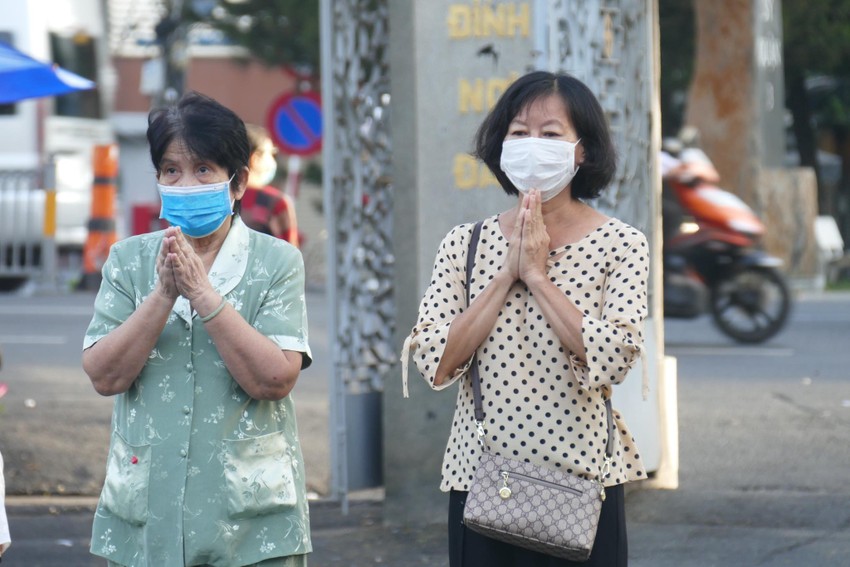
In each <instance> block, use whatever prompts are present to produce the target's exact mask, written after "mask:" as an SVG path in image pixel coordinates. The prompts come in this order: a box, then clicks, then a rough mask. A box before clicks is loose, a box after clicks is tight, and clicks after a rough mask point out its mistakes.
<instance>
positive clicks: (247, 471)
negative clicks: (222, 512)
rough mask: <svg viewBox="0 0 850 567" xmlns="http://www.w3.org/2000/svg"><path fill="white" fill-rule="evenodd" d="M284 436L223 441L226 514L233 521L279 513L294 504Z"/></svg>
mask: <svg viewBox="0 0 850 567" xmlns="http://www.w3.org/2000/svg"><path fill="white" fill-rule="evenodd" d="M288 448H289V445H288V443H287V442H286V438H285V437H284V434H283V432H282V431H281V432H277V433H269V434H268V435H262V436H260V437H251V438H249V439H225V440H224V478H225V483H226V492H227V512H228V514H230V516H231V518H233V519H240V518H251V517H253V516H260V515H263V514H271V513H274V512H279V511H281V510H283V509H286V508H289V507H292V506H294V505H295V503H296V502H297V494H296V492H295V480H294V478H293V474H292V456H291V455H290V454H289V451H288Z"/></svg>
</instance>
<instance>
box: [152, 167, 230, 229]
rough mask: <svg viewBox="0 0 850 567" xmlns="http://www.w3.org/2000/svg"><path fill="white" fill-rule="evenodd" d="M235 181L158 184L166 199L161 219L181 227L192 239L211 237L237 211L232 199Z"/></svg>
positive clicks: (161, 195) (160, 193)
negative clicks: (181, 184) (231, 190)
mask: <svg viewBox="0 0 850 567" xmlns="http://www.w3.org/2000/svg"><path fill="white" fill-rule="evenodd" d="M234 176H235V175H234ZM231 181H233V177H231V178H230V179H229V180H227V181H221V182H219V183H210V184H207V185H194V186H192V187H177V186H174V185H160V184H159V183H157V184H156V187H157V189H159V195H160V197H161V198H162V209H161V210H160V212H159V218H161V219H165V220H167V221H168V222H170V223H171V224H172V225H174V226H179V227H180V230H182V231H183V233H184V234H186V235H188V236H191V237H192V238H202V237H204V236H209V235H210V234H212V233H213V232H215V231H216V230H218V229H219V227H220V226H221V225H223V224H224V221H226V220H227V217H229V216H230V215H232V214H233V201H231V200H230V182H231Z"/></svg>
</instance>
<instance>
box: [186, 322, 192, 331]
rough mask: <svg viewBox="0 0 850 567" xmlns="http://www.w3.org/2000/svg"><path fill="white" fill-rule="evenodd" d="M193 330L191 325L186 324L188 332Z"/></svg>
mask: <svg viewBox="0 0 850 567" xmlns="http://www.w3.org/2000/svg"><path fill="white" fill-rule="evenodd" d="M191 328H192V325H190V324H189V323H186V330H187V331H188V330H189V329H191Z"/></svg>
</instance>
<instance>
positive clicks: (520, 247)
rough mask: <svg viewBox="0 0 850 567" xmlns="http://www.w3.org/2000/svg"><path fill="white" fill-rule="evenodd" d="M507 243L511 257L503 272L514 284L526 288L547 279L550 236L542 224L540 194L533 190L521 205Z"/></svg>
mask: <svg viewBox="0 0 850 567" xmlns="http://www.w3.org/2000/svg"><path fill="white" fill-rule="evenodd" d="M508 240H509V242H508V256H507V258H506V259H505V264H504V267H503V269H504V270H507V271H508V273H509V275H510V276H511V279H512V280H513V281H516V280H521V281H523V282H524V283H525V284H526V285H528V284H530V283H532V282H534V281H536V280H538V279H540V278H543V279H545V278H546V277H547V276H546V260H547V258H548V256H549V234H548V233H547V232H546V225H545V224H544V222H543V211H542V205H541V200H540V192H539V191H538V190H537V189H532V190H531V191H529V192H528V193H527V194H525V195H523V197H522V200H521V201H520V203H519V205H518V208H517V214H516V218H515V220H514V227H513V230H512V231H511V234H510V237H509V239H508Z"/></svg>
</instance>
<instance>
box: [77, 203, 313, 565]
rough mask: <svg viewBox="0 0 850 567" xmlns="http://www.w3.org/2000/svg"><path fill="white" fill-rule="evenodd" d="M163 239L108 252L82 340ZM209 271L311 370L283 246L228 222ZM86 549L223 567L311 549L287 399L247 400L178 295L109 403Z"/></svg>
mask: <svg viewBox="0 0 850 567" xmlns="http://www.w3.org/2000/svg"><path fill="white" fill-rule="evenodd" d="M162 238H163V233H162V232H155V233H150V234H144V235H139V236H134V237H131V238H128V239H126V240H123V241H121V242H119V243H117V244H115V245H114V246H113V247H112V249H111V251H110V254H109V257H108V259H107V261H106V263H105V264H104V267H103V283H102V285H101V288H100V291H99V292H98V295H97V298H96V300H95V313H94V317H93V318H92V321H91V323H90V324H89V328H88V331H87V332H86V337H85V340H84V344H83V348H88V347H90V346H91V345H93V344H94V343H95V342H97V341H98V340H99V339H100V338H102V337H104V336H105V335H107V334H108V333H109V332H111V331H112V330H114V329H115V328H116V327H118V326H119V325H120V324H121V323H122V322H123V321H125V320H126V319H127V318H128V317H129V316H130V315H131V314H132V313H133V311H134V310H135V309H136V308H137V307H138V306H139V305H140V304H141V303H142V302H143V301H144V299H145V297H147V295H149V294H150V293H152V292H153V290H154V288H155V283H156V278H157V275H156V256H157V254H158V253H159V251H160V247H161V244H162ZM209 279H210V282H211V283H212V285H213V287H214V288H215V289H216V291H217V292H218V293H220V294H221V295H222V296H223V297H224V298H225V299H226V300H227V301H228V302H229V303H230V304H231V305H232V306H233V307H234V308H235V309H236V310H237V311H238V312H239V313H240V314H241V315H242V317H243V318H244V319H245V320H246V321H248V322H249V323H250V324H251V325H252V326H253V327H254V328H255V329H257V330H258V331H259V332H260V333H262V334H263V335H265V336H267V337H269V338H270V339H271V340H272V341H274V342H275V344H277V345H278V346H279V347H280V348H281V349H285V350H291V351H297V352H301V353H302V354H303V357H304V362H303V365H302V366H303V367H305V368H306V367H307V366H308V365H309V364H310V361H311V354H310V349H309V346H308V344H307V316H306V304H305V298H304V265H303V260H302V258H301V254H300V253H299V252H298V250H297V249H296V248H294V247H293V246H291V245H290V244H288V243H287V242H285V241H283V240H279V239H276V238H273V237H270V236H266V235H263V234H260V233H258V232H255V231H252V230H250V229H248V228H247V227H245V225H244V224H243V223H242V222H241V221H240V220H239V219H238V218H234V223H233V226H232V227H231V229H230V232H229V233H228V236H227V238H226V240H225V242H224V243H223V245H222V248H221V250H220V251H219V253H218V255H217V257H216V260H215V262H214V264H213V266H212V268H211V270H210V273H209ZM91 550H92V553H94V554H96V555H100V556H103V557H106V558H108V559H109V560H111V561H114V562H116V563H119V564H121V565H126V566H128V567H137V566H139V567H141V566H146V567H147V566H156V567H171V566H175V567H177V566H180V567H182V566H183V565H200V564H208V565H213V566H228V567H231V566H239V565H249V564H254V563H258V562H260V561H263V560H267V559H270V558H274V557H284V556H289V555H298V554H304V553H308V552H310V551H311V550H312V547H311V543H310V531H309V511H308V505H307V499H306V488H305V478H304V462H303V458H302V456H301V447H300V443H299V439H298V430H297V425H296V422H295V408H294V405H293V399H292V395H291V394H290V395H289V396H287V397H286V398H284V399H282V400H280V401H263V400H255V399H253V398H251V397H250V396H248V394H246V393H245V391H244V390H242V388H241V387H240V386H239V384H238V383H236V381H235V380H233V378H232V377H231V376H230V374H229V372H228V371H227V368H226V367H225V365H224V363H223V361H222V359H221V357H220V356H219V354H218V351H217V350H216V347H215V345H214V344H213V342H212V340H211V339H210V336H209V335H208V334H207V332H206V330H205V329H204V325H203V323H202V322H201V321H200V319H199V318H198V316H197V314H195V313H194V312H193V311H192V310H191V307H190V306H189V302H188V301H187V300H186V299H184V298H180V299H178V300H177V302H176V303H175V305H174V309H173V310H172V313H171V316H170V317H169V318H168V322H167V323H166V326H165V329H164V330H163V332H162V334H161V336H160V338H159V341H158V342H157V344H156V346H155V348H154V349H153V350H152V351H151V353H150V356H149V358H148V361H147V363H146V364H145V367H144V369H143V370H142V372H141V374H140V375H139V377H138V378H137V379H136V381H135V382H134V383H133V385H132V387H131V388H130V389H129V390H128V391H127V392H125V393H123V394H119V395H117V396H116V397H115V404H114V409H113V415H112V438H111V441H110V451H109V459H108V462H107V472H106V480H105V482H104V488H103V491H102V493H101V498H100V502H99V504H98V508H97V512H96V514H95V519H94V526H93V531H92V543H91Z"/></svg>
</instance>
